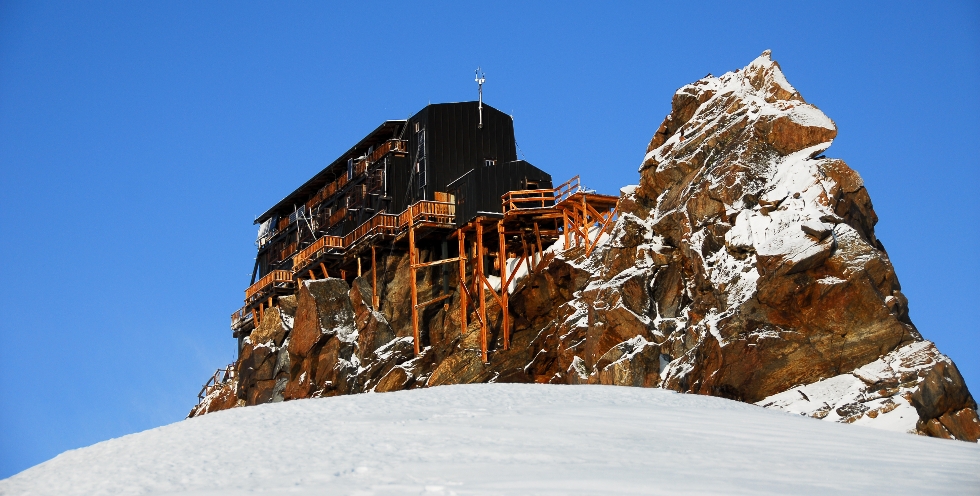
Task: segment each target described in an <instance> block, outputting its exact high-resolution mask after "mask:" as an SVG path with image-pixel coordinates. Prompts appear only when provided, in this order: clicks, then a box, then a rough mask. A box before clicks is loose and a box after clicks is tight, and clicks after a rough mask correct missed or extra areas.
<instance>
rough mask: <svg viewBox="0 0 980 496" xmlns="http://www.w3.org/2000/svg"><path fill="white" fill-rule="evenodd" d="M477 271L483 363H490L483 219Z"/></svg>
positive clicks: (478, 235) (478, 228) (478, 224)
mask: <svg viewBox="0 0 980 496" xmlns="http://www.w3.org/2000/svg"><path fill="white" fill-rule="evenodd" d="M476 257H477V258H476V272H477V277H475V278H474V279H477V284H478V285H479V288H478V289H479V291H478V292H477V295H478V298H479V299H480V352H481V353H482V355H481V356H482V357H483V363H489V360H487V298H486V290H485V288H486V285H485V284H483V279H484V278H485V277H486V276H485V275H484V272H483V258H484V256H483V220H482V219H477V220H476Z"/></svg>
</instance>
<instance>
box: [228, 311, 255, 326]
mask: <svg viewBox="0 0 980 496" xmlns="http://www.w3.org/2000/svg"><path fill="white" fill-rule="evenodd" d="M253 313H254V312H253V311H252V310H250V309H249V308H247V307H242V308H239V309H238V310H236V311H235V313H233V314H231V329H232V330H234V331H237V330H239V329H241V328H243V327H245V326H247V325H248V324H249V323H250V322H252V321H254V320H255V317H254V315H253Z"/></svg>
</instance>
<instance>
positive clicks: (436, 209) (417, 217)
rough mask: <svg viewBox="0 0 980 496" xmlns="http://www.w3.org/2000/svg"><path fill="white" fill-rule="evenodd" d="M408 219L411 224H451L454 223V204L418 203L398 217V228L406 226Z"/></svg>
mask: <svg viewBox="0 0 980 496" xmlns="http://www.w3.org/2000/svg"><path fill="white" fill-rule="evenodd" d="M409 218H411V219H412V221H413V222H434V223H437V224H452V223H454V222H456V204H455V203H450V202H435V201H420V202H416V203H415V204H414V205H412V206H410V207H408V208H406V209H405V211H404V212H402V213H401V215H399V218H398V225H399V227H406V226H408V221H409Z"/></svg>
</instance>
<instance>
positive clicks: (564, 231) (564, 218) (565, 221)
mask: <svg viewBox="0 0 980 496" xmlns="http://www.w3.org/2000/svg"><path fill="white" fill-rule="evenodd" d="M561 218H562V222H563V224H562V234H564V235H565V249H566V250H567V249H569V248H571V247H572V246H571V245H570V244H569V239H568V212H566V211H564V210H562V211H561Z"/></svg>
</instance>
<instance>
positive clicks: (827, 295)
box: [192, 51, 980, 441]
mask: <svg viewBox="0 0 980 496" xmlns="http://www.w3.org/2000/svg"><path fill="white" fill-rule="evenodd" d="M836 134H837V129H836V126H835V124H834V123H833V121H832V120H831V119H829V118H828V117H827V116H826V115H824V114H823V112H821V111H820V110H819V109H817V108H816V107H814V106H813V105H811V104H809V103H807V102H806V101H805V100H804V99H803V97H802V96H800V94H799V92H798V91H796V89H794V88H793V87H792V86H791V85H790V84H789V83H788V82H787V80H786V79H785V77H784V76H783V73H782V71H781V69H780V67H779V65H778V64H777V63H776V62H774V61H772V60H771V59H770V55H769V52H768V51H767V52H765V53H763V55H762V56H760V57H759V58H757V59H756V60H754V61H752V63H750V64H749V65H748V66H747V67H745V68H743V69H739V70H737V71H734V72H730V73H727V74H724V75H722V76H720V77H711V76H708V77H705V78H703V79H701V80H699V81H696V82H694V83H692V84H689V85H687V86H684V87H682V88H681V89H679V90H678V91H677V93H676V94H675V95H674V98H673V102H672V109H671V112H670V114H669V115H668V116H667V117H666V118H665V119H664V121H663V123H662V124H661V125H660V127H659V128H658V129H657V131H656V133H655V134H654V136H653V139H652V140H651V141H650V144H649V146H648V147H647V153H646V156H645V157H644V160H643V163H642V166H641V168H640V177H639V185H637V186H629V187H626V188H623V190H622V195H621V198H620V204H619V218H618V220H617V221H616V223H615V225H614V226H613V227H612V228H611V229H610V230H609V232H608V233H606V234H603V235H602V238H601V240H600V242H599V244H598V248H597V249H595V250H594V251H593V252H592V253H591V254H590V255H589V256H585V255H584V254H583V253H582V250H580V249H578V250H577V249H571V248H570V249H568V250H565V247H563V246H561V242H560V241H559V243H558V244H557V245H556V246H552V247H551V248H549V249H548V250H546V252H545V259H544V262H543V263H542V267H543V268H542V269H539V270H538V271H537V272H536V273H531V274H528V275H527V276H526V277H523V278H522V279H520V280H519V282H518V284H517V288H516V289H515V290H514V292H513V294H512V296H511V304H510V308H511V313H512V314H513V315H512V317H513V321H514V329H513V333H512V338H511V347H510V349H509V350H502V349H501V348H502V343H501V342H500V340H501V336H500V332H499V326H500V307H499V306H495V301H494V300H492V299H489V300H488V305H489V308H490V317H489V322H490V327H491V329H492V330H493V338H494V346H493V349H494V350H496V351H494V352H493V353H492V354H491V358H490V363H488V364H485V363H483V361H482V360H481V359H480V354H479V351H478V348H479V346H478V343H477V335H478V332H477V325H476V324H475V322H476V319H475V318H473V317H472V316H470V318H469V319H468V321H469V322H470V323H471V326H470V328H469V329H468V330H467V331H466V332H460V330H459V321H460V319H459V317H460V315H459V312H460V309H459V296H458V294H456V296H455V297H454V298H452V299H450V300H447V301H446V302H445V305H443V306H441V307H438V308H432V309H429V310H428V311H427V312H426V313H425V314H424V315H423V318H422V321H423V337H422V341H423V343H422V344H423V348H424V349H423V351H422V353H420V354H419V355H418V356H414V353H413V342H412V337H411V336H412V334H411V323H410V320H409V319H410V312H409V308H410V307H409V304H408V301H409V296H408V284H407V277H408V270H407V263H408V262H407V259H406V258H405V257H404V256H399V255H392V256H389V257H387V258H386V262H385V263H386V265H387V267H385V270H384V274H381V273H380V271H379V279H381V280H382V281H381V287H382V288H383V291H382V298H381V300H382V305H381V306H382V308H380V309H375V308H372V306H371V304H370V302H371V299H370V297H369V296H368V295H369V293H370V290H369V289H368V288H369V286H368V285H367V283H366V280H362V279H357V280H355V282H354V285H353V287H350V286H348V284H347V283H346V282H344V281H342V280H337V279H326V280H319V281H306V282H304V283H303V284H302V286H301V287H300V290H299V291H298V294H297V296H296V297H295V299H290V298H284V299H282V301H281V303H280V306H279V309H278V310H276V309H274V310H272V311H271V312H270V313H269V314H268V315H270V316H271V318H270V317H267V318H266V319H265V320H264V321H263V323H262V325H261V326H259V328H258V329H256V330H255V331H253V332H252V336H251V337H250V338H249V340H248V341H247V342H246V345H245V350H244V351H243V352H242V355H241V359H240V360H239V362H238V367H239V382H238V384H237V385H236V386H235V387H236V388H237V389H235V391H234V392H235V394H236V395H237V398H239V399H240V400H241V401H240V402H239V403H244V404H246V405H251V404H256V403H263V402H268V401H279V400H284V399H285V400H289V399H298V398H307V397H319V396H330V395H337V394H352V393H359V392H368V391H374V392H385V391H395V390H400V389H410V388H417V387H426V386H435V385H441V384H455V383H470V382H549V383H555V384H583V383H589V384H610V385H622V386H636V387H662V388H667V389H673V390H676V391H682V392H689V393H696V394H706V395H713V396H721V397H725V398H730V399H734V400H738V401H744V402H751V403H756V404H758V405H761V406H764V407H767V408H777V409H781V410H785V411H788V412H794V413H799V414H803V415H808V416H811V417H814V418H817V419H824V420H829V421H839V422H853V423H858V424H868V425H871V426H873V427H882V428H888V429H892V430H899V431H908V432H917V433H919V434H924V435H929V436H936V437H945V438H955V439H963V440H969V441H976V440H977V438H978V437H980V420H978V418H977V413H976V408H977V407H976V403H975V401H974V400H973V398H972V396H971V395H970V393H969V391H968V390H967V388H966V385H965V384H964V381H963V378H962V377H961V376H960V374H959V372H958V371H957V370H956V366H955V365H954V364H953V363H952V361H950V360H949V358H948V357H946V356H944V355H942V354H941V353H939V351H938V350H937V349H936V348H935V346H934V345H933V344H932V343H931V342H929V341H925V340H923V338H922V336H920V334H919V332H918V331H917V330H916V328H915V326H914V325H913V324H912V322H911V321H910V320H909V317H908V302H907V299H906V298H905V296H904V295H903V294H902V292H901V288H900V285H899V283H898V279H897V277H896V275H895V271H894V269H893V267H892V265H891V263H890V261H889V259H888V255H887V253H886V251H885V248H884V246H883V245H882V243H881V242H880V241H879V240H878V239H877V238H876V236H875V232H874V225H875V223H876V222H877V217H876V215H875V212H874V209H873V208H872V204H871V199H870V197H869V195H868V192H867V190H866V189H865V187H864V185H863V182H862V180H861V177H860V176H859V175H858V174H857V173H856V172H855V171H854V170H852V169H851V168H850V167H848V166H847V164H845V163H844V162H843V161H841V160H838V159H831V158H825V157H824V156H823V155H822V154H823V152H824V151H826V150H827V148H828V147H829V146H830V145H831V143H832V141H833V139H834V137H835V136H836ZM423 256H425V254H423ZM437 270H441V269H432V271H431V272H426V273H423V275H422V277H421V279H420V281H419V288H420V292H421V293H422V296H420V299H424V298H425V295H427V294H431V291H432V287H431V285H432V284H433V282H434V281H435V280H436V278H437V274H438V272H437ZM450 279H451V280H453V282H452V283H451V285H454V284H455V281H454V279H455V278H450ZM450 289H451V290H453V291H454V292H455V287H451V288H450ZM226 396H227V393H226ZM219 403H220V405H225V404H227V403H228V402H215V405H218V404H219ZM232 406H233V405H232ZM215 409H217V408H205V409H204V411H202V412H201V413H204V412H205V411H213V410H215ZM193 414H194V413H193V412H192V415H193Z"/></svg>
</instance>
